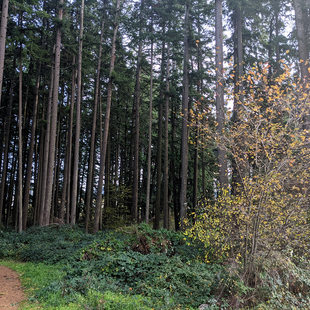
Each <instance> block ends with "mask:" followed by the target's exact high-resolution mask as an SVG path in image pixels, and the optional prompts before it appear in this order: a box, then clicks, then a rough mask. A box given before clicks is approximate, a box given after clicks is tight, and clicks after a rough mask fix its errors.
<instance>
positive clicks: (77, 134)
mask: <svg viewBox="0 0 310 310" xmlns="http://www.w3.org/2000/svg"><path fill="white" fill-rule="evenodd" d="M83 31H84V0H82V3H81V10H80V34H79V53H78V68H77V99H76V124H75V143H74V160H73V175H72V192H71V221H70V223H71V225H75V221H76V203H77V187H78V186H77V185H78V172H79V149H80V134H81V101H82V98H81V97H82V50H83Z"/></svg>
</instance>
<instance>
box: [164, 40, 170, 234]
mask: <svg viewBox="0 0 310 310" xmlns="http://www.w3.org/2000/svg"><path fill="white" fill-rule="evenodd" d="M169 53H170V50H169V43H168V46H167V63H166V89H165V135H164V136H165V147H164V150H165V151H164V197H163V198H164V199H163V204H164V205H163V211H164V228H166V229H169V204H168V203H169V153H168V152H169V130H168V129H169V127H168V126H169V91H170V84H169V70H170V59H169Z"/></svg>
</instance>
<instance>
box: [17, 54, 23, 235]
mask: <svg viewBox="0 0 310 310" xmlns="http://www.w3.org/2000/svg"><path fill="white" fill-rule="evenodd" d="M20 52H21V49H20ZM22 70H23V67H22V56H21V55H20V63H19V97H18V196H17V200H18V232H19V233H20V232H22V230H23V132H22V129H23V71H22Z"/></svg>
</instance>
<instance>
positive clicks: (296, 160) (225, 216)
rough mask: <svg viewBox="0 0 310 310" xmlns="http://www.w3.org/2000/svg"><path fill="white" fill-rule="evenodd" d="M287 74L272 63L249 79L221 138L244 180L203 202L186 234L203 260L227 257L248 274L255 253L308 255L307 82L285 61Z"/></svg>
mask: <svg viewBox="0 0 310 310" xmlns="http://www.w3.org/2000/svg"><path fill="white" fill-rule="evenodd" d="M282 72H283V73H282V74H281V75H279V76H278V77H276V78H274V79H272V80H271V79H270V77H268V66H264V65H262V64H261V65H260V68H258V67H253V68H252V69H251V70H250V72H249V74H248V75H247V76H245V77H244V79H243V80H244V81H243V82H244V84H245V85H246V87H244V89H245V91H244V92H243V94H242V95H243V96H238V97H240V98H241V97H242V98H243V100H242V101H239V110H238V119H237V120H236V121H234V122H233V123H232V124H229V122H228V124H227V130H225V132H223V134H222V136H221V137H217V142H218V143H221V144H222V147H223V146H225V148H226V150H227V152H228V153H229V154H230V156H231V159H232V160H234V161H235V163H236V166H237V171H238V173H239V178H238V179H239V180H241V181H240V183H239V184H237V185H235V186H236V190H234V194H232V193H231V188H227V189H226V190H223V191H222V193H221V194H220V196H219V197H217V199H216V200H215V202H209V201H205V202H204V203H202V205H203V207H201V210H199V211H197V212H196V213H194V214H193V223H194V224H193V225H190V224H189V222H188V229H187V230H186V232H185V234H186V235H187V236H189V237H190V238H192V239H198V240H200V241H201V242H202V243H203V244H204V246H205V249H206V252H205V253H206V254H205V259H206V260H207V261H210V260H219V261H223V260H225V259H228V258H233V259H234V260H237V261H239V262H240V263H243V265H244V267H245V271H246V272H251V268H253V263H254V262H255V260H256V258H257V257H258V256H259V257H264V256H265V257H268V255H270V254H271V252H272V251H288V252H289V254H290V255H294V256H295V255H296V256H299V255H305V253H306V249H307V247H308V240H309V237H310V230H309V182H310V148H309V128H307V125H306V124H305V120H306V119H307V115H308V114H309V111H310V109H309V108H310V98H309V84H308V85H305V84H304V83H303V84H302V83H299V82H298V81H296V79H295V78H294V77H293V76H292V74H291V72H292V70H291V68H290V67H288V66H287V65H285V64H284V63H282Z"/></svg>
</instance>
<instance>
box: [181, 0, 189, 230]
mask: <svg viewBox="0 0 310 310" xmlns="http://www.w3.org/2000/svg"><path fill="white" fill-rule="evenodd" d="M189 9H190V1H189V0H186V2H185V19H184V59H183V94H182V138H181V139H182V140H181V175H180V177H181V190H180V221H181V224H182V222H183V221H184V219H185V218H186V212H187V198H186V196H187V174H188V106H189V76H188V68H189Z"/></svg>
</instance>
